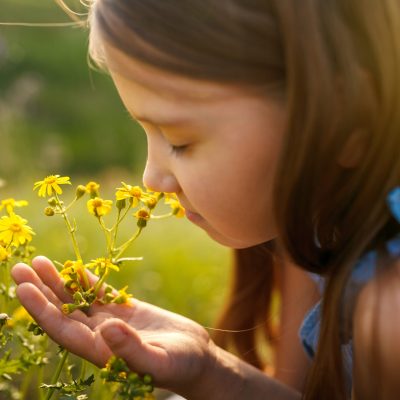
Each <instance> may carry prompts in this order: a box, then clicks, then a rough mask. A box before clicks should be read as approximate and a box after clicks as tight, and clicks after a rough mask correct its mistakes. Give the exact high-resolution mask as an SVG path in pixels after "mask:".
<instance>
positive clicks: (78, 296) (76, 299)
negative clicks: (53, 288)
mask: <svg viewBox="0 0 400 400" xmlns="http://www.w3.org/2000/svg"><path fill="white" fill-rule="evenodd" d="M72 298H73V300H74V302H75V304H82V303H85V299H84V298H83V296H82V293H80V292H76V293H74V295H73V296H72Z"/></svg>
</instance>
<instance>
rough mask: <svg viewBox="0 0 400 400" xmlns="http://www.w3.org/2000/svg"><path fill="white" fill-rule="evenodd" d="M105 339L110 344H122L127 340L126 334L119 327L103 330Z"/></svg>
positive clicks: (107, 327)
mask: <svg viewBox="0 0 400 400" xmlns="http://www.w3.org/2000/svg"><path fill="white" fill-rule="evenodd" d="M101 334H102V335H103V337H104V339H105V340H106V341H107V342H110V343H118V342H122V341H123V340H124V339H125V338H126V332H125V331H124V330H123V329H122V328H121V327H119V326H113V325H110V326H106V327H105V328H103V329H102V330H101Z"/></svg>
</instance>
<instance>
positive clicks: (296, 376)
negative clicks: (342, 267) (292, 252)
mask: <svg viewBox="0 0 400 400" xmlns="http://www.w3.org/2000/svg"><path fill="white" fill-rule="evenodd" d="M280 272H281V276H280V282H281V283H280V286H281V293H282V297H281V298H282V300H281V315H280V321H281V322H280V323H281V327H280V337H279V341H278V343H277V348H276V362H275V365H276V367H275V374H274V376H275V377H276V378H277V379H279V380H280V381H281V382H283V383H285V384H286V385H289V386H291V387H293V388H295V389H296V390H299V391H302V390H303V387H304V381H305V377H306V375H307V372H308V369H309V367H310V365H311V361H310V360H309V358H308V357H307V355H306V353H305V352H304V349H303V347H302V345H301V343H300V338H299V329H300V326H301V323H302V322H303V319H304V316H305V314H306V313H307V311H309V309H310V308H311V307H312V306H314V305H315V303H317V301H318V300H319V299H320V297H321V296H320V292H319V290H318V287H317V284H316V283H315V281H314V280H313V279H312V278H311V277H310V275H309V274H308V273H307V272H305V271H304V270H302V269H300V268H299V267H297V266H296V265H295V264H293V263H291V262H289V261H287V260H285V259H284V260H283V262H282V265H280Z"/></svg>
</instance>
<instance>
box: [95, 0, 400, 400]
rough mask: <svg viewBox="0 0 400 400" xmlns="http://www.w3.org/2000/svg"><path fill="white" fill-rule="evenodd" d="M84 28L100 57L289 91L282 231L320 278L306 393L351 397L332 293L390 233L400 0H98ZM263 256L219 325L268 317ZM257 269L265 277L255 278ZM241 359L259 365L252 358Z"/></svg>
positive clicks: (397, 145)
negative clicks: (347, 162) (352, 158)
mask: <svg viewBox="0 0 400 400" xmlns="http://www.w3.org/2000/svg"><path fill="white" fill-rule="evenodd" d="M91 25H92V31H91V38H90V52H91V55H92V57H93V58H94V59H95V61H97V62H99V63H100V64H101V63H102V47H101V46H102V41H106V42H107V43H109V44H111V45H113V46H115V47H116V48H118V49H120V50H122V51H123V52H124V53H125V54H127V55H129V56H131V57H134V58H136V59H139V60H141V61H143V62H145V63H148V64H150V65H152V66H156V67H159V68H161V69H163V70H167V71H170V72H173V73H177V74H182V75H185V76H187V77H192V78H195V79H207V80H211V81H217V82H226V83H232V84H241V85H244V86H252V87H257V88H259V89H261V93H263V94H264V95H265V96H274V95H279V96H280V97H282V98H284V99H285V101H286V107H287V112H288V116H289V118H288V127H287V132H286V136H285V146H284V151H283V152H282V155H281V163H280V169H279V172H278V175H277V179H276V188H275V189H276V190H275V204H276V215H277V218H278V222H279V230H280V239H281V240H282V242H283V244H284V246H285V248H286V250H287V252H288V254H289V256H290V257H291V258H292V260H293V261H294V262H295V263H296V264H298V265H299V266H301V267H302V268H304V269H305V270H307V271H312V272H316V273H319V274H321V275H324V276H326V278H327V285H326V290H325V294H324V299H323V313H322V325H321V335H320V342H319V343H320V344H319V349H318V351H317V354H316V358H315V363H314V364H313V368H312V371H311V373H310V377H309V380H308V385H307V388H306V391H305V395H304V398H306V399H319V400H321V399H340V398H346V397H347V396H348V394H347V393H346V390H345V388H344V383H343V369H342V360H341V353H340V328H339V327H340V321H339V317H338V316H339V315H340V304H341V302H340V299H341V296H342V291H343V288H344V285H345V282H346V279H347V277H348V275H349V272H350V269H351V268H352V265H353V264H354V262H355V260H357V258H358V257H360V255H361V254H362V253H363V252H365V251H366V250H367V249H369V248H370V247H374V246H379V245H380V243H382V241H383V240H384V239H385V238H386V237H387V236H388V232H389V231H391V230H392V224H393V221H392V220H391V217H390V215H389V213H388V211H387V209H386V205H385V195H386V194H387V192H388V190H389V189H390V188H392V187H394V186H396V185H398V184H399V182H400V157H399V150H400V113H399V112H398V110H399V106H400V82H399V80H400V74H399V71H400V3H399V2H396V1H390V0H380V1H376V0H357V1H355V0H353V1H352V0H304V1H298V0H242V1H241V0H218V1H215V0H201V1H197V0H193V1H190V2H187V1H179V0H170V1H165V0H146V1H143V0H118V1H116V0H95V1H94V3H93V7H92V9H91ZM100 39H101V40H100ZM354 134H357V137H359V141H358V145H359V146H362V148H363V154H362V157H359V159H358V160H357V163H356V164H357V165H356V167H354V168H347V167H346V166H343V165H341V164H340V163H339V162H338V160H339V159H340V156H341V154H342V152H343V150H344V149H345V148H346V146H347V145H348V143H349V139H351V138H352V137H354ZM254 257H257V258H258V261H257V264H258V265H260V264H262V262H261V261H260V260H261V259H260V255H259V254H257V255H256V256H255V250H247V251H240V252H238V253H237V258H236V260H237V263H236V271H237V273H243V268H251V267H249V265H251V263H252V260H254ZM271 257H272V256H271V254H270V253H268V254H267V255H266V256H265V266H266V267H265V269H266V270H262V268H259V269H253V271H254V274H255V275H254V276H253V277H252V280H250V279H248V280H247V283H248V285H249V286H248V287H247V289H246V288H241V289H240V290H241V293H245V294H244V295H241V296H240V297H239V300H240V299H241V300H243V301H244V303H241V302H240V301H238V297H237V292H235V291H233V292H232V294H233V295H234V297H232V298H231V301H230V304H229V305H228V307H227V309H226V313H225V316H224V317H223V318H222V320H221V321H222V322H224V321H228V320H229V321H234V320H235V318H238V316H239V317H240V318H241V322H240V323H239V322H238V323H237V324H236V325H235V324H233V326H232V324H230V325H231V326H229V327H227V328H231V329H235V328H239V329H241V327H243V328H248V327H249V326H245V325H247V323H250V324H253V325H254V323H256V322H257V321H260V320H265V319H267V320H268V318H267V314H268V310H269V309H270V301H268V299H270V298H271V291H272V288H273V283H272V282H273V280H272V275H273V274H272V272H273V268H272V267H271V266H272V265H273V258H271ZM258 273H260V274H262V275H263V279H262V282H263V283H264V284H263V285H261V284H260V285H256V284H254V282H256V281H257V279H258V275H256V274H258ZM235 282H239V281H238V277H236V281H235ZM260 282H261V281H260ZM242 283H243V282H242ZM244 283H245V282H244ZM238 287H239V284H237V285H236V288H238ZM260 288H262V290H265V301H259V302H256V303H255V304H257V307H255V308H254V309H253V311H251V312H252V314H245V313H244V311H242V308H241V304H245V303H248V302H249V299H252V298H253V299H256V298H258V299H259V297H257V296H259V290H260ZM238 311H240V315H241V316H240V315H239V312H238ZM249 312H250V311H249ZM232 315H233V317H232ZM244 316H245V317H244ZM249 335H250V336H249ZM251 335H253V334H252V333H249V334H248V335H247V336H246V335H244V336H242V339H241V340H239V341H237V342H236V345H237V347H238V348H239V350H240V349H244V348H245V347H248V346H250V347H251V346H252V344H253V343H254V340H255V339H254V335H253V337H252V338H251ZM270 337H272V335H270ZM223 340H225V339H223ZM246 340H247V341H249V340H250V342H247V344H246V346H245V347H243V341H246ZM241 346H242V347H241ZM322 350H323V351H322ZM248 359H249V361H250V362H253V363H254V364H255V365H258V366H260V363H261V362H260V359H259V357H258V355H257V353H253V355H252V356H251V357H248Z"/></svg>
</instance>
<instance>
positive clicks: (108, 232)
mask: <svg viewBox="0 0 400 400" xmlns="http://www.w3.org/2000/svg"><path fill="white" fill-rule="evenodd" d="M97 219H98V221H99V224H100V226H101V229H102V230H103V232H104V236H105V238H106V243H107V254H109V255H111V238H110V230H109V229H107V227H106V226H105V224H104V221H103V218H101V217H98V218H97ZM110 258H111V257H110Z"/></svg>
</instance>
